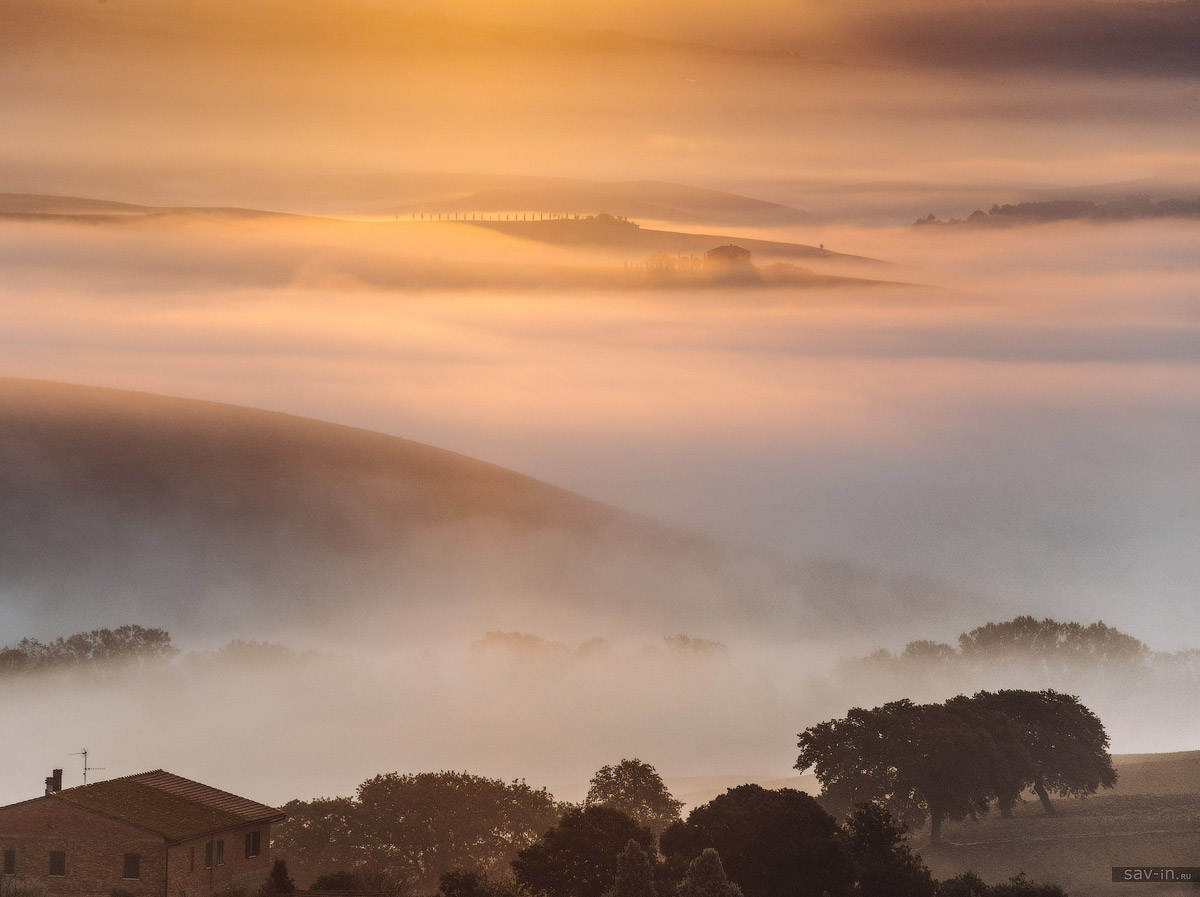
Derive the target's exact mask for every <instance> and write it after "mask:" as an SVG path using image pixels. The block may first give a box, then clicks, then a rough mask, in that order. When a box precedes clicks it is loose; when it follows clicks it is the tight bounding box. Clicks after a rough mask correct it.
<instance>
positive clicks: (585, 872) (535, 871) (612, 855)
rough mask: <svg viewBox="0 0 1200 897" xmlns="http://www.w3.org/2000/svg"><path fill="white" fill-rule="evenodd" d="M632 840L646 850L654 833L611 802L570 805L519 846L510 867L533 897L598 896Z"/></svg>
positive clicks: (608, 884)
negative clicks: (535, 836)
mask: <svg viewBox="0 0 1200 897" xmlns="http://www.w3.org/2000/svg"><path fill="white" fill-rule="evenodd" d="M630 841H635V842H636V843H637V844H638V845H639V846H640V847H641V848H642V849H643V850H644V851H647V852H648V851H650V850H651V849H652V847H651V845H652V844H653V843H654V836H653V835H652V834H651V833H650V830H649V829H647V828H645V827H644V826H640V825H638V824H637V823H636V822H634V821H633V820H632V819H630V818H629V816H627V815H626V814H625V813H622V812H621V811H620V810H614V809H612V808H611V807H603V806H597V805H593V806H590V807H583V808H579V807H574V808H572V809H570V810H567V812H566V813H564V814H563V817H562V819H561V820H559V822H558V824H557V825H555V826H554V827H553V828H551V829H550V830H549V831H547V832H546V834H544V835H543V836H542V837H541V839H540V840H539V841H538V842H537V843H536V844H533V845H532V846H530V847H527V848H526V849H524V850H522V851H521V852H520V853H519V854H518V855H517V858H516V859H515V860H513V863H512V868H513V873H514V874H515V876H516V879H517V883H518V884H519V885H520V886H521V887H522V888H524V889H525V890H526V891H528V892H529V893H530V894H533V895H535V897H602V895H603V894H604V893H605V892H606V891H608V890H609V889H610V888H611V887H612V886H613V883H614V876H615V871H616V866H617V856H618V855H619V854H620V853H621V852H622V851H624V850H625V848H626V846H627V845H628V843H629V842H630Z"/></svg>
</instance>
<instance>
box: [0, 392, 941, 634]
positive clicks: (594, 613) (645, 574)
mask: <svg viewBox="0 0 1200 897" xmlns="http://www.w3.org/2000/svg"><path fill="white" fill-rule="evenodd" d="M947 594H948V593H947V592H946V590H945V588H944V587H942V586H939V585H938V584H935V583H928V582H924V581H918V580H915V579H914V578H912V577H905V578H903V579H899V578H898V579H892V578H889V577H887V576H886V575H882V574H879V573H878V572H875V571H869V570H863V569H859V568H854V567H851V566H848V565H839V564H834V563H829V562H800V561H794V560H792V561H786V562H785V561H782V560H780V559H775V560H772V559H769V558H764V557H762V556H759V555H757V554H755V553H754V552H752V551H747V550H746V549H745V548H742V547H738V546H725V545H721V544H717V543H715V542H713V541H712V540H710V539H707V538H706V537H703V536H700V535H698V534H696V533H693V532H690V531H688V530H685V529H680V528H677V527H673V526H670V525H667V524H662V523H658V522H655V521H651V520H648V519H645V518H642V517H638V516H636V515H633V514H628V513H625V512H622V511H619V510H617V509H615V508H612V507H609V506H606V505H603V504H599V503H597V502H593V501H590V500H588V499H586V498H583V497H581V496H579V495H576V494H573V493H571V492H568V491H566V490H563V489H559V488H556V487H554V486H550V485H548V484H546V483H543V482H540V481H537V480H534V479H531V478H529V477H526V476H522V475H520V474H518V473H515V472H513V471H510V470H505V469H503V468H499V467H496V466H494V465H491V464H486V463H484V462H482V461H477V460H474V459H471V458H467V457H464V456H461V455H457V454H454V453H452V452H448V451H444V450H441V449H436V448H433V447H431V446H427V445H422V444H420V443H416V442H411V441H408V440H404V439H400V438H396V437H392V436H386V435H382V434H379V433H372V432H368V431H364V430H358V429H354V428H350V427H344V426H337V425H333V424H327V423H321V422H318V421H313V420H307V419H304V418H297V417H293V416H289V415H285V414H278V413H272V412H265V411H258V410H253V409H248V408H241V407H236V406H230V405H221V404H216V403H211V402H201V401H194V400H185V399H173V398H164V397H161V396H150V395H145V394H139V393H128V392H119V391H115V390H106V389H98V388H92V387H82V386H67V385H63V384H55V383H45V382H39V381H29V380H12V379H4V380H0V623H6V624H7V626H8V628H9V629H10V635H11V636H16V637H20V636H22V635H46V634H49V632H48V630H49V629H52V630H53V631H54V634H60V633H65V632H72V631H79V630H83V629H88V628H91V627H95V626H104V625H118V624H121V623H125V622H137V623H141V624H143V625H156V626H163V627H166V628H168V629H170V630H171V631H172V632H173V633H176V634H179V635H188V634H200V635H204V634H207V635H213V636H220V637H222V638H228V637H231V636H239V637H258V638H263V637H270V638H289V637H293V636H295V635H296V633H303V632H311V631H316V630H319V631H320V632H322V633H330V634H332V633H337V632H343V633H346V634H358V635H360V636H361V635H364V634H365V635H367V636H371V637H377V638H393V637H412V638H417V639H422V638H431V637H436V636H437V635H438V634H444V635H446V636H447V637H452V638H461V637H462V636H463V635H464V634H467V635H470V636H476V635H478V634H479V633H481V632H484V631H487V630H491V629H502V630H518V629H524V630H526V631H534V632H544V633H546V632H548V633H553V634H556V635H561V636H566V635H568V634H571V633H577V634H579V635H580V636H581V637H587V636H594V635H597V634H608V633H618V632H621V631H625V630H634V629H636V630H639V631H645V630H647V629H649V631H651V632H657V633H660V634H663V633H670V632H679V631H689V630H690V631H695V632H704V633H709V634H712V635H718V636H721V637H735V636H736V635H737V634H739V633H746V632H751V631H755V632H758V633H763V632H770V633H773V634H775V635H783V634H785V633H793V634H795V633H800V632H803V633H806V634H810V635H816V634H818V633H819V631H820V630H821V629H822V628H823V627H826V626H829V625H833V624H836V621H837V619H838V618H839V617H840V616H841V615H842V614H844V613H846V612H847V609H848V608H852V609H853V610H854V612H855V613H856V614H857V615H858V617H859V619H860V620H861V621H862V630H863V632H864V633H869V632H870V631H871V630H872V628H873V627H872V625H871V623H872V622H873V621H877V622H878V623H880V624H886V623H887V621H889V620H892V621H894V620H898V619H904V618H906V617H908V616H911V615H912V614H913V613H914V612H915V611H917V610H918V609H919V608H920V607H923V606H924V605H926V604H930V603H937V602H941V601H944V600H946V597H947ZM51 621H52V622H51Z"/></svg>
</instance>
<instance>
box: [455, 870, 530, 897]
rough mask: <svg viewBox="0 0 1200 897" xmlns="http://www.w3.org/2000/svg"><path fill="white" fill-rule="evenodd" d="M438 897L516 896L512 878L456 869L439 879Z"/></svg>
mask: <svg viewBox="0 0 1200 897" xmlns="http://www.w3.org/2000/svg"><path fill="white" fill-rule="evenodd" d="M437 892H438V897H516V893H517V892H516V888H515V886H514V884H513V882H512V881H511V880H510V879H503V880H499V881H497V880H495V879H492V878H489V877H488V876H487V875H482V874H480V873H478V872H465V871H463V870H461V869H456V870H455V871H453V872H447V873H446V874H445V875H443V876H442V877H441V878H440V879H438V890H437Z"/></svg>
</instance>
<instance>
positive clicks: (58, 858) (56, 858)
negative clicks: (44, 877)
mask: <svg viewBox="0 0 1200 897" xmlns="http://www.w3.org/2000/svg"><path fill="white" fill-rule="evenodd" d="M50 874H51V875H66V874H67V852H66V851H65V850H52V851H50Z"/></svg>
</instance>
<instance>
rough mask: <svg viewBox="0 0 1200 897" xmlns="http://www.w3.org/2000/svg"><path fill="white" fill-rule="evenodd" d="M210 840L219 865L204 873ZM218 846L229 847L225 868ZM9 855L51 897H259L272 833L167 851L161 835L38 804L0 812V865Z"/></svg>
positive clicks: (48, 802) (240, 832) (263, 830)
mask: <svg viewBox="0 0 1200 897" xmlns="http://www.w3.org/2000/svg"><path fill="white" fill-rule="evenodd" d="M251 832H258V833H259V839H258V841H259V845H260V847H259V850H260V852H259V855H258V856H256V857H247V856H246V835H247V834H248V833H251ZM210 840H211V841H212V843H213V864H212V867H211V868H205V848H206V845H207V844H208V843H209V841H210ZM219 841H223V842H224V857H223V859H224V862H220V863H218V862H216V861H217V859H219V858H220V853H221V852H220V851H219V850H218V849H217V842H219ZM4 850H13V851H15V852H16V877H18V878H22V877H23V878H31V879H36V880H37V881H40V882H42V883H43V884H45V885H46V897H109V895H110V894H111V893H112V891H113V889H115V888H119V889H121V890H124V891H128V892H130V893H132V894H133V895H134V897H211V895H212V894H219V893H220V892H222V891H226V890H228V889H229V888H231V887H238V888H242V889H244V890H245V891H246V892H247V895H248V897H256V895H257V893H258V889H259V886H260V885H262V883H263V881H264V880H265V879H266V877H267V875H268V874H269V873H270V871H271V826H270V824H269V823H261V824H257V825H247V826H242V827H240V828H235V829H229V830H227V831H224V832H221V833H219V834H216V835H213V836H212V837H211V838H210V837H209V836H204V837H201V838H193V839H191V840H189V841H184V842H182V843H181V844H171V845H168V844H167V842H166V839H165V838H163V837H162V836H161V835H155V834H152V833H149V832H145V831H142V830H141V829H137V828H134V827H133V826H130V825H127V824H126V823H123V822H118V821H116V820H113V819H108V818H107V817H105V816H101V815H100V814H98V813H91V812H88V811H87V810H83V809H81V808H79V807H75V806H72V805H71V804H68V803H67V802H65V801H59V800H54V799H53V798H37V799H36V800H31V801H25V802H24V803H20V804H13V805H11V806H8V807H0V858H2V857H3V853H2V852H3V851H4ZM51 851H64V852H65V854H66V868H65V873H66V874H65V875H62V876H57V875H50V874H49V870H50V853H51ZM127 853H137V854H139V855H140V864H139V865H140V869H139V877H138V878H137V879H136V880H131V879H126V878H124V872H125V854H127ZM0 868H2V867H0ZM5 878H8V877H7V876H6V877H5Z"/></svg>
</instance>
